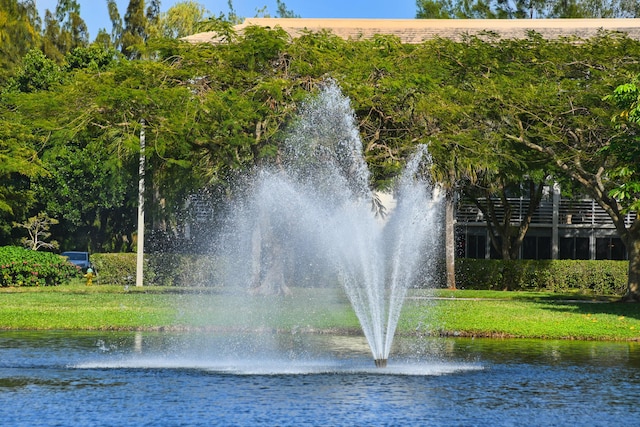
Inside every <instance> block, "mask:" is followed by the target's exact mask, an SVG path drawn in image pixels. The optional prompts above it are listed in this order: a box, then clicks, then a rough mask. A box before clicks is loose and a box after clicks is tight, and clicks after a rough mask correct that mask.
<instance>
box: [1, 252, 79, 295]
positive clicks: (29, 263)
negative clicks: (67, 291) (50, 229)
mask: <svg viewBox="0 0 640 427" xmlns="http://www.w3.org/2000/svg"><path fill="white" fill-rule="evenodd" d="M80 274H81V272H80V269H79V268H78V267H76V266H75V265H73V264H71V263H70V262H68V261H67V260H66V259H65V258H63V257H61V256H59V255H56V254H53V253H50V252H38V251H32V250H29V249H25V248H20V247H15V246H3V247H0V286H1V287H7V286H56V285H61V284H64V283H68V282H69V280H71V279H72V278H74V277H79V276H80Z"/></svg>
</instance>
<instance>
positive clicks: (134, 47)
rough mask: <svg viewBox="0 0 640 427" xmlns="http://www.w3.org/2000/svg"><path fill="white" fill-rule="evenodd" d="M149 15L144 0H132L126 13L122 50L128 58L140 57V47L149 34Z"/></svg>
mask: <svg viewBox="0 0 640 427" xmlns="http://www.w3.org/2000/svg"><path fill="white" fill-rule="evenodd" d="M147 25H148V21H147V17H146V16H145V10H144V0H130V1H129V5H128V6H127V12H126V14H125V15H124V29H123V30H122V39H121V43H122V44H121V50H122V53H124V54H125V55H127V57H128V58H139V57H140V47H141V45H142V44H143V43H144V41H145V40H146V36H147Z"/></svg>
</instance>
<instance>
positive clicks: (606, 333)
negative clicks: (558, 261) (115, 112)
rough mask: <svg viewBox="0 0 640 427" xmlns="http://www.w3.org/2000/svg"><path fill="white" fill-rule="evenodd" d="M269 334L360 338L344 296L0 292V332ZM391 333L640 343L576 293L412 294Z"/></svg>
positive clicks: (633, 330)
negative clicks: (334, 333)
mask: <svg viewBox="0 0 640 427" xmlns="http://www.w3.org/2000/svg"><path fill="white" fill-rule="evenodd" d="M163 328H223V329H224V328H270V329H278V330H283V331H292V332H295V331H302V330H308V331H332V330H336V331H343V332H345V331H346V332H350V333H359V331H360V327H359V324H358V321H357V318H356V316H355V314H354V312H353V310H352V309H351V307H350V305H349V303H348V302H347V301H346V298H345V297H344V294H343V293H342V292H339V291H335V290H327V289H303V288H294V289H293V296H291V297H287V298H283V297H278V296H271V297H257V296H255V297H254V296H250V295H248V294H247V293H244V292H243V293H236V294H225V293H224V292H221V290H211V289H206V290H201V289H195V288H194V289H191V288H188V289H180V288H169V287H142V288H136V287H135V286H134V287H128V288H125V287H122V286H92V287H87V286H84V285H83V284H82V283H80V282H77V283H75V284H72V285H66V286H58V287H46V288H0V329H14V330H15V329H24V330H35V329H38V330H42V329H48V330H51V329H60V330H109V329H122V330H133V329H163ZM397 333H398V334H402V335H411V334H420V335H453V336H458V335H459V336H500V337H523V338H525V337H526V338H550V339H558V338H566V339H594V340H640V310H638V306H637V305H634V304H623V303H616V302H608V301H607V298H598V297H594V296H586V295H575V294H552V293H544V292H538V293H531V292H501V291H447V290H436V291H433V290H432V291H425V290H412V291H410V292H409V294H408V298H407V301H406V302H405V304H404V307H403V310H402V314H401V317H400V322H399V325H398V330H397Z"/></svg>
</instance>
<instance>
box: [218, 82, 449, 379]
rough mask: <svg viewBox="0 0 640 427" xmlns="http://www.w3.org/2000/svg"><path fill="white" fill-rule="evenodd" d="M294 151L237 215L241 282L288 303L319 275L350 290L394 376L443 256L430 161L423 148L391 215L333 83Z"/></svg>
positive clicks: (307, 108)
mask: <svg viewBox="0 0 640 427" xmlns="http://www.w3.org/2000/svg"><path fill="white" fill-rule="evenodd" d="M285 145H286V150H284V154H283V158H282V159H280V160H281V161H280V162H279V164H278V166H275V167H269V168H263V169H261V170H260V171H259V172H257V173H256V174H255V177H254V180H253V181H252V183H251V185H250V191H248V194H249V195H248V197H247V198H246V199H244V200H243V202H242V204H241V205H238V206H235V207H234V209H233V223H232V227H231V230H232V231H231V232H230V233H229V234H228V236H229V235H231V236H234V239H236V241H235V254H234V256H233V257H232V258H233V259H234V260H235V261H236V262H237V264H236V266H235V267H233V268H232V270H233V271H234V272H235V274H236V277H234V278H233V281H235V282H238V283H245V284H246V285H248V286H249V287H250V289H251V291H252V293H253V294H273V293H281V294H284V295H286V294H288V293H289V292H290V286H289V283H293V284H296V283H297V282H298V281H300V280H305V279H304V277H307V279H306V280H308V277H309V276H310V275H311V276H313V280H314V281H316V282H318V281H324V282H325V283H331V282H339V283H341V285H342V286H343V287H344V290H345V292H346V294H347V296H348V298H349V300H350V302H351V304H352V306H353V308H354V310H355V313H356V315H357V317H358V319H359V321H360V324H361V326H362V330H363V333H364V335H365V337H366V339H367V341H368V343H369V346H370V348H371V352H372V354H373V358H374V360H375V365H376V366H378V367H385V366H386V364H387V359H388V357H389V352H390V350H391V344H392V341H393V336H394V333H395V330H396V325H397V323H398V318H399V316H400V310H401V307H402V303H403V300H404V298H405V294H406V291H407V289H408V287H410V286H413V285H416V284H418V282H422V283H428V282H429V281H430V280H431V279H432V278H431V277H430V275H432V274H433V271H432V269H429V264H430V263H432V260H433V258H434V256H436V251H437V250H438V249H437V248H439V247H440V246H441V245H440V244H439V242H438V241H436V240H438V239H439V237H440V232H439V231H438V228H439V224H440V211H441V209H440V203H439V201H438V197H437V191H436V190H435V187H434V186H433V185H432V184H431V183H430V182H429V179H428V178H427V173H425V171H426V169H427V168H428V166H429V161H430V159H429V155H428V152H427V150H426V148H425V147H419V148H418V150H417V152H416V153H415V155H414V156H413V157H412V159H411V160H410V161H409V162H408V164H407V166H406V169H405V172H404V174H403V175H402V177H400V178H399V179H398V180H397V184H396V186H395V188H394V189H393V190H392V191H393V198H394V199H395V206H393V207H383V206H382V204H381V203H380V198H379V196H378V195H377V194H376V193H375V192H374V191H372V190H371V188H370V172H369V170H368V168H367V164H366V162H365V160H364V156H363V152H362V142H361V140H360V137H359V134H358V130H357V126H356V124H355V117H354V113H353V111H352V109H351V106H350V101H349V99H348V98H346V97H345V96H343V95H342V93H341V91H340V89H339V88H338V86H337V85H336V84H335V83H333V82H329V83H327V84H326V85H325V86H324V87H323V89H322V90H321V91H320V93H319V94H318V95H317V96H315V97H312V98H310V99H309V100H308V101H307V102H306V103H305V104H304V105H303V106H302V108H301V111H300V114H299V116H298V118H297V120H296V122H295V123H294V124H292V126H291V130H290V132H289V133H288V137H287V139H286V144H285ZM248 265H250V266H251V268H247V266H248ZM296 272H297V273H296ZM243 273H244V275H243ZM238 275H243V277H238Z"/></svg>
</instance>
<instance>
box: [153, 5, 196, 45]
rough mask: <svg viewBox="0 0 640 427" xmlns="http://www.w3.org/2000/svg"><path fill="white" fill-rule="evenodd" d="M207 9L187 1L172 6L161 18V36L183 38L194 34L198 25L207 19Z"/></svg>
mask: <svg viewBox="0 0 640 427" xmlns="http://www.w3.org/2000/svg"><path fill="white" fill-rule="evenodd" d="M206 12H207V11H206V9H205V7H204V6H202V5H201V4H200V3H198V2H196V1H194V0H185V1H181V2H178V3H176V4H175V5H173V6H171V7H170V8H169V10H167V11H166V12H165V13H164V14H162V15H161V18H160V26H161V30H160V31H161V35H162V36H163V37H169V38H181V37H185V36H188V35H190V34H194V33H195V32H196V31H197V30H196V28H197V25H198V23H200V22H202V21H203V20H204V17H205V13H206Z"/></svg>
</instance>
